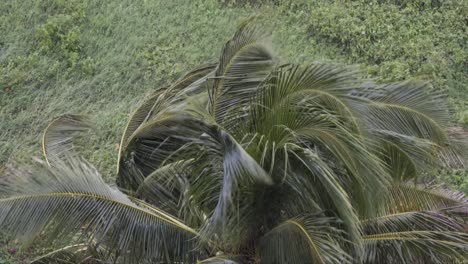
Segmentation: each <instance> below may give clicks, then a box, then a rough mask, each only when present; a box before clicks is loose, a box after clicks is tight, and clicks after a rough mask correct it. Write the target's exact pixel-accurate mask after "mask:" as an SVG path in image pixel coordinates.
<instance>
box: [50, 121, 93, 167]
mask: <svg viewBox="0 0 468 264" xmlns="http://www.w3.org/2000/svg"><path fill="white" fill-rule="evenodd" d="M91 128H92V126H91V123H90V121H89V120H88V119H87V118H86V117H85V116H80V115H71V114H67V115H63V116H60V117H58V118H56V119H54V121H52V122H51V123H50V124H49V125H48V126H47V128H46V129H45V130H44V132H43V135H42V152H43V155H44V158H45V160H46V162H47V164H48V165H49V166H51V165H52V164H53V163H54V162H55V161H56V160H57V159H60V158H61V157H63V156H64V155H72V154H76V153H73V149H74V146H73V140H74V139H75V136H76V135H77V134H78V133H83V132H88V131H89V130H90V129H91Z"/></svg>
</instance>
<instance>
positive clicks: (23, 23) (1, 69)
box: [0, 0, 468, 263]
mask: <svg viewBox="0 0 468 264" xmlns="http://www.w3.org/2000/svg"><path fill="white" fill-rule="evenodd" d="M254 14H258V15H259V16H260V17H259V21H260V23H262V24H263V26H264V27H265V28H267V29H268V30H269V31H271V34H272V40H271V41H272V43H273V44H274V47H275V49H276V51H277V53H278V54H281V55H282V56H285V57H284V58H283V59H284V60H285V61H286V60H287V61H293V62H308V61H315V60H326V61H335V62H339V63H347V64H357V65H358V67H360V68H361V69H362V71H363V72H366V73H368V75H369V77H371V78H374V79H376V80H377V81H400V80H404V79H408V78H418V79H424V80H428V81H429V82H431V83H432V84H433V85H434V86H435V87H436V88H438V89H443V90H446V91H447V94H448V95H449V98H448V100H449V102H450V105H451V107H452V108H453V110H454V126H460V127H465V129H464V130H463V129H461V131H465V132H466V131H467V129H466V127H468V44H467V43H468V32H467V31H468V30H467V28H468V1H460V0H446V1H442V0H408V1H400V0H356V1H351V0H296V1H294V0H289V1H288V0H263V1H261V0H250V1H249V0H238V1H229V0H225V1H222V0H203V1H201V0H200V1H197V0H185V1H184V0H171V1H162V0H101V1H90V0H27V1H25V0H8V1H0V169H1V166H2V165H4V164H6V163H7V162H9V161H28V160H30V158H31V156H33V155H35V156H40V155H41V148H40V140H41V133H42V131H43V130H44V128H45V127H46V126H47V124H48V123H49V122H50V121H51V120H53V118H54V117H56V116H59V115H62V114H64V113H77V114H85V115H88V116H90V117H91V118H92V120H94V121H95V123H96V129H95V132H94V135H93V137H92V138H91V142H85V143H86V144H83V145H84V146H86V147H84V149H83V150H82V152H83V153H84V154H85V156H86V157H87V158H88V159H89V160H90V161H91V163H93V164H94V165H96V167H97V168H98V170H99V171H101V172H102V173H103V175H104V178H105V179H107V180H109V179H111V178H113V177H115V173H114V172H115V164H116V160H117V150H118V147H119V146H118V144H119V140H120V136H121V133H122V131H123V128H124V126H125V123H126V121H127V117H128V115H129V114H130V113H131V112H132V111H133V110H134V109H135V107H136V106H137V105H138V103H139V102H141V101H142V100H144V99H145V97H146V96H147V95H148V94H150V93H151V91H153V90H155V89H159V88H161V87H164V85H165V84H167V83H168V82H170V81H172V80H174V79H176V78H177V77H178V76H180V75H181V74H183V73H184V72H185V71H186V70H189V69H191V68H193V67H194V66H196V65H199V64H201V63H204V62H210V61H213V60H215V59H216V56H217V54H219V52H220V49H221V47H222V44H223V43H224V42H225V41H226V40H227V39H228V38H229V37H230V36H231V35H232V32H234V31H235V28H236V26H237V25H238V23H239V22H240V21H242V20H244V19H245V18H247V17H249V16H251V15H254ZM459 131H460V129H459ZM465 132H463V133H465ZM457 173H458V174H456V173H455V174H453V173H449V175H448V176H443V179H444V180H445V181H447V182H448V183H450V184H454V185H455V186H456V188H458V189H460V190H464V191H468V179H467V178H468V177H466V172H457ZM0 240H1V239H0ZM3 246H4V245H3V244H2V241H0V263H9V262H8V261H9V260H8V259H9V258H11V256H10V255H12V254H13V253H11V252H10V253H11V254H10V253H9V252H6V251H3V250H2V247H3ZM2 261H3V262H2ZM12 261H13V260H12ZM13 263H16V262H13Z"/></svg>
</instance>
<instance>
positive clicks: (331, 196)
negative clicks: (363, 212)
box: [290, 145, 361, 252]
mask: <svg viewBox="0 0 468 264" xmlns="http://www.w3.org/2000/svg"><path fill="white" fill-rule="evenodd" d="M290 152H291V155H293V156H294V157H295V159H297V161H298V162H300V163H301V164H302V165H303V166H304V170H305V171H307V172H308V173H307V174H304V175H303V176H302V177H313V178H314V180H313V182H315V184H316V185H317V187H315V190H314V191H315V192H320V191H319V189H322V190H323V193H322V194H321V195H322V197H324V198H325V197H326V198H325V199H324V200H325V201H326V200H329V201H330V204H331V205H330V206H331V208H333V209H332V210H333V211H334V212H336V214H337V215H338V217H339V218H340V219H341V220H342V221H343V223H344V225H345V226H346V230H347V233H348V235H349V236H350V239H351V240H352V241H353V243H354V244H355V249H356V251H357V252H359V250H360V245H359V241H360V236H361V234H360V226H359V224H358V223H357V222H356V221H357V219H358V217H357V214H356V212H355V210H354V208H353V206H352V205H351V202H350V197H349V195H348V193H347V192H346V191H345V190H344V189H343V186H341V184H340V182H339V181H338V179H337V177H336V174H335V173H334V172H333V171H332V170H331V169H330V167H329V166H328V165H327V164H326V163H325V162H323V161H322V160H321V159H320V157H319V156H318V155H317V154H316V153H314V152H312V151H311V150H310V149H304V148H300V147H298V146H294V145H291V147H290ZM331 208H330V207H326V208H324V209H331Z"/></svg>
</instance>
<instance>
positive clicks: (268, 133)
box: [0, 19, 468, 263]
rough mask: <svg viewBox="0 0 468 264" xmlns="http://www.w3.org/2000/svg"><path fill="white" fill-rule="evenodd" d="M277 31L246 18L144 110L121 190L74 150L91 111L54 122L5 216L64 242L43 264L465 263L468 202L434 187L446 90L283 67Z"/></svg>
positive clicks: (442, 150)
mask: <svg viewBox="0 0 468 264" xmlns="http://www.w3.org/2000/svg"><path fill="white" fill-rule="evenodd" d="M265 37H266V35H265V34H264V33H263V32H262V31H261V30H260V29H259V27H257V26H255V25H254V23H253V22H252V19H249V20H247V21H246V22H244V23H242V24H241V25H240V27H239V29H238V31H237V32H236V33H235V34H234V36H233V37H232V39H230V40H229V41H228V42H227V43H226V44H225V45H224V48H223V50H222V53H221V56H220V58H219V61H218V62H217V63H213V64H205V65H202V66H199V67H197V68H196V69H194V70H192V71H190V72H189V73H187V74H186V75H184V76H183V77H181V78H180V79H179V80H177V81H175V82H174V83H172V84H171V85H169V86H167V87H164V88H161V89H158V90H156V91H155V92H154V93H153V95H151V96H149V97H148V98H147V99H146V101H145V102H143V103H142V104H141V106H140V107H139V108H138V109H137V110H136V111H135V112H134V113H133V114H132V115H131V117H130V119H129V121H128V124H127V126H126V128H125V131H124V133H123V136H122V140H121V144H120V150H119V157H118V164H117V167H118V168H117V179H116V184H117V186H118V188H113V187H111V186H109V185H107V184H106V183H105V182H104V181H103V180H102V178H101V177H100V175H99V173H98V172H97V171H96V170H95V169H94V168H93V167H92V166H91V165H90V164H89V163H88V162H86V161H84V160H83V159H82V158H79V154H78V153H77V151H76V150H74V148H73V140H74V137H75V135H76V132H85V131H87V130H89V129H90V127H92V125H91V124H90V121H89V120H87V119H86V118H84V117H82V116H77V115H65V116H62V117H59V118H58V119H56V120H54V121H53V122H52V123H51V124H50V125H49V127H48V128H47V129H46V131H45V132H44V136H43V151H44V156H45V162H39V165H33V166H29V167H22V168H19V169H15V168H13V167H11V168H9V169H8V170H7V172H6V173H5V175H4V177H3V182H2V184H1V185H0V191H1V192H0V194H1V196H0V226H1V227H2V228H4V229H5V230H8V231H9V232H11V233H12V234H13V235H15V236H16V237H17V238H18V239H21V240H22V241H24V242H25V243H26V245H28V244H29V243H28V242H32V241H33V240H34V239H37V238H40V239H41V240H42V241H48V242H50V243H52V244H51V245H53V246H57V248H59V249H57V250H55V251H53V252H50V253H48V254H47V255H44V256H42V257H39V258H38V259H37V260H35V262H36V263H54V262H55V263H70V262H72V263H73V262H80V263H93V261H96V262H97V263H101V262H109V263H194V262H199V263H355V262H359V263H361V262H362V263H406V262H410V263H452V262H453V263H456V262H457V261H458V262H461V261H463V260H465V259H466V258H467V257H468V234H467V232H466V226H465V225H464V221H465V220H466V219H467V216H468V215H467V212H468V211H467V206H468V201H467V199H466V198H465V197H464V196H463V194H461V193H457V192H452V191H449V190H446V189H441V188H436V187H433V186H431V185H423V183H424V181H422V178H423V177H422V176H425V175H430V174H431V173H432V172H433V170H435V169H437V168H438V167H439V166H441V164H440V160H444V161H451V162H453V161H454V160H455V159H453V157H454V154H453V153H454V152H453V151H452V150H453V149H451V148H450V146H451V139H450V138H449V137H448V136H447V133H446V132H445V127H446V126H447V125H448V124H449V123H450V113H449V111H448V110H447V108H446V107H445V104H444V94H443V93H442V92H440V91H437V90H435V89H432V88H431V87H430V85H428V84H427V83H423V82H419V81H408V82H402V83H392V84H385V85H377V84H375V83H373V82H372V81H369V80H365V79H363V78H362V77H361V74H360V73H359V72H358V71H356V70H354V69H352V68H350V67H346V66H343V65H334V64H327V63H312V64H307V65H293V64H281V63H280V62H278V61H277V60H276V59H275V57H274V56H273V55H272V52H271V51H270V49H269V48H268V47H269V45H268V44H267V43H266V42H265ZM449 154H450V155H449ZM440 157H443V158H442V159H441V158H440ZM451 157H452V158H451ZM458 160H461V161H462V159H458ZM462 165H463V164H462ZM64 244H69V245H68V246H66V247H63V246H64ZM59 246H62V248H60V247H59ZM86 261H87V262H86Z"/></svg>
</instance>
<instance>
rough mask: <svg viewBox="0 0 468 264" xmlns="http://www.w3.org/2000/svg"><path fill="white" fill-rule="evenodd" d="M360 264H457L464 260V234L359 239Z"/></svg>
mask: <svg viewBox="0 0 468 264" xmlns="http://www.w3.org/2000/svg"><path fill="white" fill-rule="evenodd" d="M363 241H364V245H365V253H366V254H365V256H364V259H363V261H364V263H421V264H423V263H424V264H426V263H440V264H443V263H461V262H462V261H464V260H466V258H467V257H468V234H467V233H464V232H455V231H419V230H418V231H402V232H389V233H379V234H374V235H366V236H363Z"/></svg>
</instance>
